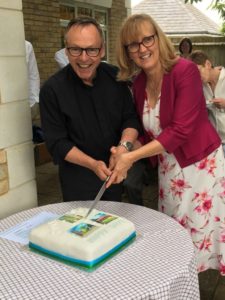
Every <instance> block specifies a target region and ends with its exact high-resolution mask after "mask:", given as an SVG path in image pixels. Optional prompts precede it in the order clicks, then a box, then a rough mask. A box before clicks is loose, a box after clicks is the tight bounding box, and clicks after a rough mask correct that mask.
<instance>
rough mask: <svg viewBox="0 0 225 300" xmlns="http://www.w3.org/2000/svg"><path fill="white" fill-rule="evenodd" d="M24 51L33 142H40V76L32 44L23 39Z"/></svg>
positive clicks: (41, 132) (41, 135)
mask: <svg viewBox="0 0 225 300" xmlns="http://www.w3.org/2000/svg"><path fill="white" fill-rule="evenodd" d="M25 53H26V63H27V76H28V97H29V104H30V109H31V119H32V133H33V142H34V143H42V142H43V141H44V137H43V131H42V129H41V127H40V110H39V92H40V76H39V71H38V66H37V61H36V57H35V53H34V49H33V46H32V44H31V43H30V42H28V41H25Z"/></svg>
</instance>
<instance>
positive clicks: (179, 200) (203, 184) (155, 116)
mask: <svg viewBox="0 0 225 300" xmlns="http://www.w3.org/2000/svg"><path fill="white" fill-rule="evenodd" d="M159 107H160V98H159V100H158V101H157V104H156V106H155V108H151V107H149V105H148V101H147V99H146V100H145V103H144V109H143V124H144V127H145V129H146V131H147V132H149V133H151V134H152V135H153V136H154V137H157V136H158V135H159V134H160V132H161V128H160V120H159ZM158 160H159V170H158V173H159V203H158V207H159V210H160V211H161V212H163V213H165V214H167V215H169V216H171V217H173V218H174V219H175V220H177V221H178V222H179V223H180V224H181V225H182V226H184V227H185V228H186V229H187V230H188V231H189V233H190V235H191V238H192V240H193V243H194V246H195V250H196V257H197V266H198V272H202V271H205V270H207V269H218V270H219V271H220V273H221V274H222V275H225V165H224V156H223V149H222V146H221V147H219V148H218V149H216V150H215V151H214V152H213V153H211V154H210V155H209V156H208V157H205V158H204V159H202V160H201V161H199V162H197V163H194V164H192V165H190V166H188V167H185V168H183V169H182V168H181V167H180V165H179V164H178V162H177V160H176V158H175V156H174V155H173V154H171V153H167V152H166V151H165V152H163V153H162V154H160V155H159V158H158Z"/></svg>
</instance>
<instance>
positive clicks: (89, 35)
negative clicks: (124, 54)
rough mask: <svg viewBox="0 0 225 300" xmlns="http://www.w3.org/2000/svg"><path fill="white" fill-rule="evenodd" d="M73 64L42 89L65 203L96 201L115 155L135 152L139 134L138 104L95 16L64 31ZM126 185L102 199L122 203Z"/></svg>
mask: <svg viewBox="0 0 225 300" xmlns="http://www.w3.org/2000/svg"><path fill="white" fill-rule="evenodd" d="M65 45H66V54H67V56H68V59H69V64H68V66H66V67H65V68H63V69H61V70H60V71H59V72H58V73H56V74H55V75H53V76H52V77H51V78H50V79H49V80H48V81H47V82H46V83H45V84H44V86H43V87H42V89H41V93H40V108H41V119H42V125H43V130H44V134H45V139H46V144H47V147H48V149H49V152H50V153H51V155H52V156H53V160H54V162H55V163H56V164H58V166H59V177H60V182H61V188H62V193H63V199H64V201H72V200H93V199H94V197H95V196H96V194H97V192H98V190H99V188H100V186H101V185H102V181H103V180H105V179H106V178H107V176H109V175H111V169H112V168H113V166H114V158H113V156H110V148H111V147H112V146H115V145H116V146H117V148H116V155H119V154H120V153H123V152H127V151H129V150H131V149H132V144H133V142H134V141H135V140H136V138H137V135H138V128H139V123H138V121H137V117H136V113H135V109H134V106H133V101H132V97H131V94H130V92H129V89H128V87H127V85H126V84H125V83H122V82H118V81H117V80H116V76H117V69H116V68H115V67H113V66H111V65H109V64H106V63H103V62H101V59H102V58H103V57H104V55H105V48H104V40H103V33H102V30H101V27H100V26H99V24H98V23H97V22H96V20H95V19H92V18H84V17H82V18H78V19H74V20H71V21H70V22H69V24H68V27H67V29H66V32H65ZM121 194H122V185H114V186H112V187H111V188H109V189H107V190H106V192H105V193H104V195H103V197H102V198H103V199H105V200H115V201H120V200H121Z"/></svg>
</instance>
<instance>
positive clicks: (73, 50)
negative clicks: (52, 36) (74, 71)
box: [66, 47, 101, 57]
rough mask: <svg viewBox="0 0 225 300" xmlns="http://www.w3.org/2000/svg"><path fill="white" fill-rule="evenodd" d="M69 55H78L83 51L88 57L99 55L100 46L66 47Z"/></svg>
mask: <svg viewBox="0 0 225 300" xmlns="http://www.w3.org/2000/svg"><path fill="white" fill-rule="evenodd" d="M66 49H67V50H68V51H69V54H70V55H71V56H74V57H77V56H80V55H81V54H82V53H83V51H85V52H86V54H87V55H88V56H90V57H96V56H98V55H99V53H100V50H101V48H80V47H67V48H66Z"/></svg>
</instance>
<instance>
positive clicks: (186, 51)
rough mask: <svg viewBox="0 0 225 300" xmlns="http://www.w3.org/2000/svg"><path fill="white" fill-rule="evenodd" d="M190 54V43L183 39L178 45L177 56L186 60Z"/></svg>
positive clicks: (187, 39) (188, 40)
mask: <svg viewBox="0 0 225 300" xmlns="http://www.w3.org/2000/svg"><path fill="white" fill-rule="evenodd" d="M191 52H192V42H191V40H190V39H189V38H183V39H182V40H181V41H180V43H179V55H180V56H181V57H184V58H187V57H188V55H190V54H191Z"/></svg>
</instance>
